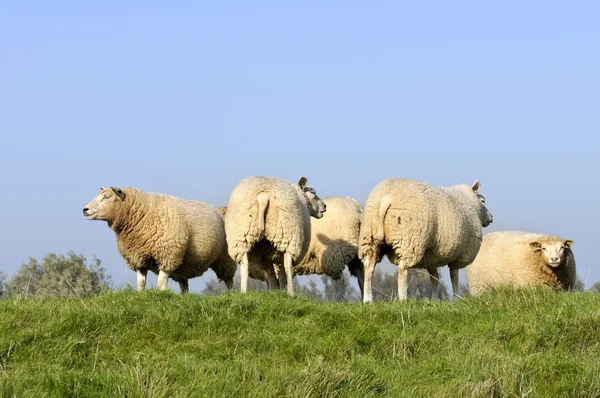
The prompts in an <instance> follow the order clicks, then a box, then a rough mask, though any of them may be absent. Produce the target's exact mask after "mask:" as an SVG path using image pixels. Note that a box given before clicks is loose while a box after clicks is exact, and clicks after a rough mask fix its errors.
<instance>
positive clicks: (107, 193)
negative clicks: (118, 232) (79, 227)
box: [83, 187, 125, 224]
mask: <svg viewBox="0 0 600 398" xmlns="http://www.w3.org/2000/svg"><path fill="white" fill-rule="evenodd" d="M123 200H125V192H123V191H122V190H121V189H120V188H115V187H110V189H106V188H100V194H99V195H98V196H96V197H95V198H94V200H92V201H91V202H90V203H88V204H87V205H86V206H85V207H84V208H83V215H84V217H85V218H87V219H88V220H97V221H108V223H109V224H110V223H111V222H113V221H114V220H115V219H116V218H117V215H118V214H119V209H120V207H121V204H122V203H123Z"/></svg>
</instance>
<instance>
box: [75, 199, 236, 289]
mask: <svg viewBox="0 0 600 398" xmlns="http://www.w3.org/2000/svg"><path fill="white" fill-rule="evenodd" d="M83 215H84V216H85V218H87V219H88V220H98V221H106V222H107V223H108V226H109V227H110V229H112V230H113V231H114V232H115V234H116V236H117V245H118V249H119V252H120V253H121V256H122V257H123V259H124V260H125V263H126V264H127V266H128V267H129V268H131V269H132V270H134V271H136V273H137V287H138V290H143V289H144V288H145V287H146V275H147V273H148V270H150V271H152V272H154V273H156V274H158V287H159V289H161V290H165V289H166V288H167V282H168V279H169V278H172V279H173V280H175V281H176V282H178V283H179V287H180V289H181V292H182V293H186V292H187V291H188V279H190V278H195V277H197V276H200V275H202V274H203V273H204V272H206V271H207V270H208V269H209V268H211V269H213V271H215V273H216V274H217V277H218V278H219V279H220V280H222V281H224V282H225V284H226V285H227V287H228V288H229V289H231V288H232V287H233V277H234V275H235V272H236V270H237V264H236V263H235V262H234V261H233V260H232V259H231V257H229V255H228V252H227V245H226V241H225V228H224V217H223V215H222V214H220V213H219V212H218V211H217V209H216V208H215V207H214V206H211V205H209V204H207V203H203V202H198V201H194V200H186V199H181V198H178V197H175V196H170V195H164V194H156V193H147V192H144V191H142V190H140V189H137V188H133V187H126V188H123V189H121V188H116V187H110V189H106V188H100V194H99V195H98V196H97V197H96V198H94V199H93V200H92V201H91V202H90V203H88V204H87V205H86V206H85V208H84V209H83Z"/></svg>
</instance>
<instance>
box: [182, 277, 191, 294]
mask: <svg viewBox="0 0 600 398" xmlns="http://www.w3.org/2000/svg"><path fill="white" fill-rule="evenodd" d="M179 289H180V290H181V294H185V293H187V292H188V291H189V290H190V286H189V284H188V280H187V279H182V280H180V281H179Z"/></svg>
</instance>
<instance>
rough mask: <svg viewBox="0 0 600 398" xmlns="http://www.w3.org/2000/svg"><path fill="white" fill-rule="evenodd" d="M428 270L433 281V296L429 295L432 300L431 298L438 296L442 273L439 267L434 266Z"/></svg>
mask: <svg viewBox="0 0 600 398" xmlns="http://www.w3.org/2000/svg"><path fill="white" fill-rule="evenodd" d="M428 271H429V280H430V281H431V296H429V299H430V300H431V299H434V298H437V297H438V290H439V284H440V274H439V272H438V269H437V268H433V269H430V270H428Z"/></svg>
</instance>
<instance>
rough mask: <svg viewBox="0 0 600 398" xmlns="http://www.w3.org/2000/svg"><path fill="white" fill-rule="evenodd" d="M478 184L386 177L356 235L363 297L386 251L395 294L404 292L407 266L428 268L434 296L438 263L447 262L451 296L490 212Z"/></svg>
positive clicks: (478, 243)
mask: <svg viewBox="0 0 600 398" xmlns="http://www.w3.org/2000/svg"><path fill="white" fill-rule="evenodd" d="M479 189H480V183H479V181H476V182H475V184H473V186H472V187H470V186H468V185H466V184H460V185H454V186H450V187H438V186H434V185H432V184H429V183H426V182H422V181H417V180H412V179H408V178H388V179H385V180H383V181H381V182H380V183H379V184H377V185H376V186H375V188H373V190H372V191H371V193H370V194H369V196H368V198H367V202H366V204H365V210H364V215H363V220H362V224H361V228H360V237H359V249H358V253H359V257H360V259H361V260H362V262H363V264H364V268H365V282H364V296H363V301H364V302H371V301H372V300H373V294H372V287H371V280H372V277H373V272H374V271H375V264H377V263H378V262H379V261H381V258H382V256H384V255H385V256H387V257H388V259H389V260H390V262H392V263H393V264H396V265H397V266H398V296H399V298H400V299H406V297H407V276H408V269H409V268H424V269H427V270H428V271H429V274H430V279H431V282H432V295H437V287H438V281H439V274H438V267H441V266H443V265H448V267H449V268H450V278H451V281H452V291H453V293H454V295H456V294H457V291H458V270H459V269H461V268H464V267H466V266H467V265H468V264H470V263H471V262H473V260H474V259H475V256H476V255H477V252H478V251H479V247H480V246H481V239H482V235H483V232H482V228H483V227H487V226H488V225H489V224H490V223H492V221H493V218H492V214H491V213H490V212H489V210H488V209H487V208H486V206H485V199H484V198H483V196H482V195H481V194H480V193H479Z"/></svg>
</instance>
